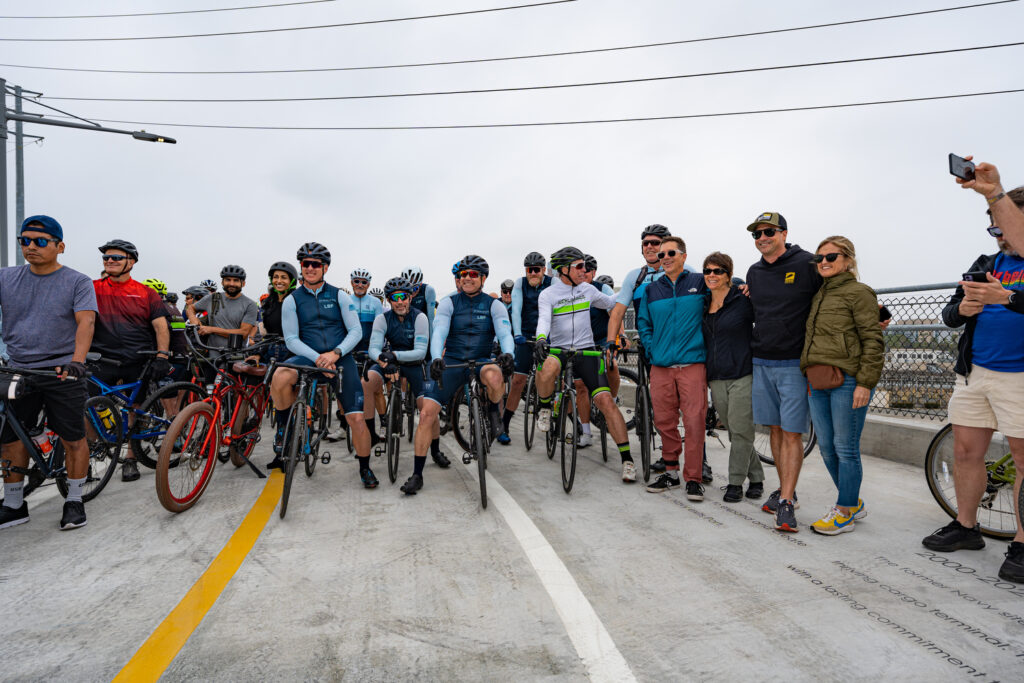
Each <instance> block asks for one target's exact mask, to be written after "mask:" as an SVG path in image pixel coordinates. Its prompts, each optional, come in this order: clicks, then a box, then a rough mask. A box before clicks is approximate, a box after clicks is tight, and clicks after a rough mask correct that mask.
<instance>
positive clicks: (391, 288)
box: [384, 275, 416, 299]
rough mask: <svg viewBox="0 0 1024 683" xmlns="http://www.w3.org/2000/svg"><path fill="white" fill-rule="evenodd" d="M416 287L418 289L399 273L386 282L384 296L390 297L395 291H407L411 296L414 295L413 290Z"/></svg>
mask: <svg viewBox="0 0 1024 683" xmlns="http://www.w3.org/2000/svg"><path fill="white" fill-rule="evenodd" d="M414 289H416V287H415V285H413V284H412V283H411V282H409V280H408V279H406V278H405V277H404V276H401V275H399V276H398V277H393V278H391V279H390V280H388V281H387V282H385V283H384V296H386V297H387V298H388V299H390V298H391V295H392V294H394V293H395V292H407V293H408V294H409V296H412V290H414Z"/></svg>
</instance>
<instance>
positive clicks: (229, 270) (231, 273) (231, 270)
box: [220, 265, 245, 280]
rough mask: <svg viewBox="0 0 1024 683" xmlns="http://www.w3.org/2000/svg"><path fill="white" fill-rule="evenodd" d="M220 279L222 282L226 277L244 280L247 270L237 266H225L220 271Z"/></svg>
mask: <svg viewBox="0 0 1024 683" xmlns="http://www.w3.org/2000/svg"><path fill="white" fill-rule="evenodd" d="M220 277H221V279H222V280H223V279H224V278H226V277H237V278H238V279H239V280H244V279H245V268H243V267H242V266H235V265H228V266H224V267H223V268H221V269H220Z"/></svg>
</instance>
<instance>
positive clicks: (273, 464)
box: [267, 455, 284, 472]
mask: <svg viewBox="0 0 1024 683" xmlns="http://www.w3.org/2000/svg"><path fill="white" fill-rule="evenodd" d="M267 469H268V470H281V471H282V472H284V460H282V459H281V456H280V455H275V456H274V459H273V460H271V461H270V462H268V463H267Z"/></svg>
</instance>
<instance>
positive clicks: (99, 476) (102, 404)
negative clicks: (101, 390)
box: [55, 396, 123, 503]
mask: <svg viewBox="0 0 1024 683" xmlns="http://www.w3.org/2000/svg"><path fill="white" fill-rule="evenodd" d="M100 413H104V414H107V413H109V415H107V421H108V422H109V425H107V424H104V422H103V420H102V419H100V416H99V415H100ZM121 434H122V432H121V413H120V411H118V409H117V405H116V404H115V403H114V402H113V401H112V400H111V399H109V398H107V397H106V396H92V397H90V398H89V399H87V400H86V402H85V439H86V444H87V445H88V447H89V468H88V470H87V471H86V474H85V488H84V489H83V490H82V502H83V503H87V502H89V501H90V500H92V499H93V498H95V497H96V496H98V495H99V494H100V491H102V490H103V487H104V486H106V485H107V482H109V481H110V478H111V477H113V476H114V471H115V470H116V469H117V456H118V454H119V453H120V452H121V444H122V443H123V442H122V441H121ZM57 445H60V446H61V447H63V445H62V444H55V447H56V446H57ZM57 490H58V491H60V495H61V496H63V497H64V498H67V497H68V477H67V473H66V472H65V473H64V474H62V475H60V476H59V477H57Z"/></svg>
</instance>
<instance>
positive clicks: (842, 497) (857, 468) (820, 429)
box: [810, 375, 875, 508]
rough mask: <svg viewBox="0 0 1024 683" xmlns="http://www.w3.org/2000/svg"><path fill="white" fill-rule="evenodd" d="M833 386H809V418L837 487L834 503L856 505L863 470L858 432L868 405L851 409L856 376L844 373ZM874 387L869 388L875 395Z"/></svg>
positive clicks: (842, 505)
mask: <svg viewBox="0 0 1024 683" xmlns="http://www.w3.org/2000/svg"><path fill="white" fill-rule="evenodd" d="M844 377H845V381H844V382H843V383H842V385H840V386H838V387H836V388H835V389H812V390H811V397H810V409H811V421H812V422H813V423H814V431H815V433H816V434H817V435H818V448H820V449H821V458H822V460H824V461H825V467H826V468H827V469H828V473H829V475H830V476H831V477H832V481H833V482H835V485H836V488H837V489H839V498H838V500H837V501H836V505H839V506H841V507H850V508H852V507H857V503H858V501H859V499H860V482H861V477H862V474H863V470H862V469H861V464H860V434H861V432H862V431H863V430H864V420H865V419H866V418H867V415H868V407H867V406H864V407H863V408H858V409H857V410H854V409H853V390H854V389H856V388H857V380H856V379H854V378H853V377H851V376H850V375H844ZM874 393H875V390H874V389H872V390H871V394H872V395H874Z"/></svg>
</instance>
